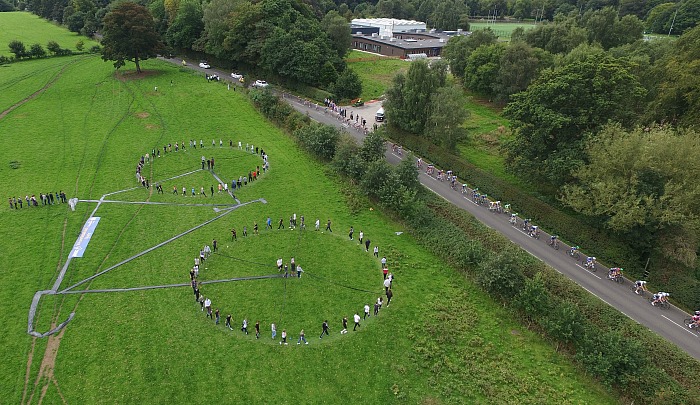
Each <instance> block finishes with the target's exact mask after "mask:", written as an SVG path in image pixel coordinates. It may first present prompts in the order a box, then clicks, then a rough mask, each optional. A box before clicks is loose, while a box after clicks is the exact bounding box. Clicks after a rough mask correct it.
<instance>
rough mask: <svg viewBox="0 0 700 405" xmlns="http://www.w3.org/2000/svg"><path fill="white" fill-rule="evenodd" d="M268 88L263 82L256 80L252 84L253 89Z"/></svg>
mask: <svg viewBox="0 0 700 405" xmlns="http://www.w3.org/2000/svg"><path fill="white" fill-rule="evenodd" d="M267 86H269V84H267V82H266V81H265V80H256V81H255V83H253V87H258V88H261V89H264V88H265V87H267Z"/></svg>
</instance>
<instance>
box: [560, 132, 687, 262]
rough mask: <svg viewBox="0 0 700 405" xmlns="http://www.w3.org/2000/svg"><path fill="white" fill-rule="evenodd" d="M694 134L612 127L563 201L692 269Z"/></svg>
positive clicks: (589, 149) (594, 145)
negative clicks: (626, 129) (627, 129)
mask: <svg viewBox="0 0 700 405" xmlns="http://www.w3.org/2000/svg"><path fill="white" fill-rule="evenodd" d="M698 135H699V134H698V133H697V132H696V131H693V130H685V129H682V130H674V129H671V128H659V127H654V128H651V129H650V130H648V131H647V130H644V129H642V128H637V129H635V130H633V131H630V132H628V131H625V130H624V129H623V128H622V127H621V126H619V125H611V126H608V127H606V128H605V129H604V130H603V131H601V132H600V133H599V134H597V135H596V136H595V137H593V138H592V139H591V140H590V141H589V142H587V145H586V155H587V156H588V157H589V160H590V161H591V162H594V163H590V164H587V165H584V166H582V167H580V168H579V169H578V170H576V171H575V172H574V178H575V179H576V180H577V183H576V184H575V185H569V186H566V187H565V188H564V189H563V196H562V201H563V202H564V203H565V204H567V205H569V206H571V207H572V208H573V209H574V210H576V211H578V212H581V213H584V214H586V215H592V216H597V217H599V218H602V220H603V223H604V224H605V226H606V227H607V228H608V229H610V230H612V231H614V232H616V233H619V234H627V235H634V236H635V243H636V244H637V245H638V246H639V247H640V248H642V249H648V248H650V247H652V248H657V249H659V250H660V251H661V252H662V253H664V255H665V256H666V257H667V258H671V259H673V260H675V261H677V262H681V263H684V264H686V265H688V266H692V265H693V263H694V262H695V259H696V252H697V247H698V234H697V230H698V229H700V208H699V207H698V205H697V204H695V201H697V200H698V198H700V183H698V181H697V178H698V176H700V144H698V142H697V139H698Z"/></svg>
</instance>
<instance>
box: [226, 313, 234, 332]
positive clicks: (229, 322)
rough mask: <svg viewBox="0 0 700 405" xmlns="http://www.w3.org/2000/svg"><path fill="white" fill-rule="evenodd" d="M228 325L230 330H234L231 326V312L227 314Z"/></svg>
mask: <svg viewBox="0 0 700 405" xmlns="http://www.w3.org/2000/svg"><path fill="white" fill-rule="evenodd" d="M226 327H227V328H229V330H233V328H232V327H231V314H228V315H226Z"/></svg>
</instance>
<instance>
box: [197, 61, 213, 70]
mask: <svg viewBox="0 0 700 405" xmlns="http://www.w3.org/2000/svg"><path fill="white" fill-rule="evenodd" d="M199 67H201V68H202V69H211V66H209V64H208V63H207V62H206V61H202V62H199Z"/></svg>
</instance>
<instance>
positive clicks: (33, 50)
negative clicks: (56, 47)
mask: <svg viewBox="0 0 700 405" xmlns="http://www.w3.org/2000/svg"><path fill="white" fill-rule="evenodd" d="M29 56H30V57H32V58H43V57H44V56H46V50H44V47H43V46H41V45H40V44H34V45H32V46H31V47H30V48H29Z"/></svg>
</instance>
